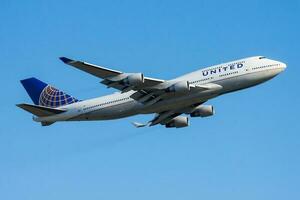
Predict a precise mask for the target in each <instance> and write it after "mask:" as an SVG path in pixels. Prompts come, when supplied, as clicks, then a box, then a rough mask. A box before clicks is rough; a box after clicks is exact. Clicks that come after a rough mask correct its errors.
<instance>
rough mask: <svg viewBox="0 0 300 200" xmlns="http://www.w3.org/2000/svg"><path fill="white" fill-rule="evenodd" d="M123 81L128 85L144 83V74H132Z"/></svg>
mask: <svg viewBox="0 0 300 200" xmlns="http://www.w3.org/2000/svg"><path fill="white" fill-rule="evenodd" d="M122 82H123V83H125V84H128V85H132V86H138V85H141V84H143V83H144V75H143V74H142V73H135V74H130V75H128V76H127V77H126V78H125V79H123V80H122Z"/></svg>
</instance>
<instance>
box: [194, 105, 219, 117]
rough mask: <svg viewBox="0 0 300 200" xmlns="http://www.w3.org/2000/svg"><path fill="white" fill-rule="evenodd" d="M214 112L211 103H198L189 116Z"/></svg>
mask: <svg viewBox="0 0 300 200" xmlns="http://www.w3.org/2000/svg"><path fill="white" fill-rule="evenodd" d="M213 114H215V111H214V107H213V106H211V105H200V106H198V107H196V108H195V109H194V111H193V112H192V113H191V114H190V115H191V117H208V116H211V115H213Z"/></svg>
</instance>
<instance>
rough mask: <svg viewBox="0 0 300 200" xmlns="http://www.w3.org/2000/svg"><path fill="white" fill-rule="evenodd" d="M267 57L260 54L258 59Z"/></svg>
mask: <svg viewBox="0 0 300 200" xmlns="http://www.w3.org/2000/svg"><path fill="white" fill-rule="evenodd" d="M265 58H266V57H265V56H260V57H259V58H258V59H265Z"/></svg>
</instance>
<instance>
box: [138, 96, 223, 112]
mask: <svg viewBox="0 0 300 200" xmlns="http://www.w3.org/2000/svg"><path fill="white" fill-rule="evenodd" d="M216 96H218V94H216V93H213V92H209V91H208V92H201V93H189V94H187V95H184V96H180V97H173V98H169V99H164V100H162V101H159V102H157V103H156V104H154V105H151V106H148V107H144V108H143V109H141V110H140V113H141V114H147V113H160V112H163V111H167V110H177V109H179V108H183V107H187V106H190V105H193V104H198V103H202V102H205V101H207V100H208V99H211V98H213V97H216Z"/></svg>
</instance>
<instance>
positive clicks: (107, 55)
mask: <svg viewBox="0 0 300 200" xmlns="http://www.w3.org/2000/svg"><path fill="white" fill-rule="evenodd" d="M1 8H2V9H1V12H0V19H1V24H0V44H1V53H0V59H1V72H2V73H1V79H0V83H1V85H2V91H4V92H3V94H2V98H1V106H0V113H1V116H0V118H1V119H0V121H1V122H0V123H1V126H0V199H5V200H8V199H16V200H17V199H18V200H19V199H22V200H40V199H43V200H48V199H49V200H50V199H73V200H77V199H95V200H96V199H97V200H98V199H131V200H140V199H149V200H150V199H151V200H153V199H173V200H177V199H208V200H215V199H218V200H219V199H230V200H240V199H243V200H253V199H256V200H281V199H287V198H288V199H300V190H299V186H300V156H299V155H300V125H299V124H300V122H299V111H300V104H299V102H300V93H299V72H300V70H299V67H300V66H299V55H300V54H299V52H300V43H299V35H300V2H299V0H298V1H297V0H296V1H293V0H291V1H288V2H284V1H276V0H272V1H271V0H269V1H268V0H266V1H259V0H251V1H214V0H207V1H176V0H170V1H163V0H158V1H156V0H152V1H138V0H136V1H120V0H119V1H114V0H109V1H68V2H62V1H33V0H28V1H8V0H4V1H1ZM254 55H265V56H267V57H270V58H273V59H277V60H280V61H283V62H285V63H287V65H288V68H287V70H286V71H285V72H284V73H282V74H280V75H279V76H278V77H276V78H275V79H273V80H271V81H269V82H267V83H265V84H263V85H260V86H257V87H254V88H251V89H248V90H244V91H240V92H237V93H233V94H228V95H225V96H221V97H219V98H217V99H214V100H211V101H210V102H209V103H211V104H213V105H214V106H215V108H216V115H215V116H214V117H211V118H206V119H201V118H199V119H196V118H194V119H192V120H191V126H190V127H188V128H185V129H165V128H164V127H160V126H157V127H153V128H145V129H135V128H133V127H132V125H131V124H130V122H131V121H135V120H138V121H146V120H149V119H151V118H152V116H150V115H148V116H135V117H131V118H127V119H121V120H116V121H99V122H72V123H57V124H54V125H53V126H50V127H41V126H40V125H39V124H37V123H34V122H33V121H32V120H31V115H30V114H28V113H26V112H24V111H23V110H20V109H18V108H17V107H15V104H16V103H21V102H29V103H31V100H30V98H29V97H28V96H27V94H26V92H25V90H24V89H23V88H22V86H21V85H20V83H19V80H20V79H23V78H27V77H31V76H35V77H38V78H40V79H42V80H44V81H46V82H48V83H51V84H53V85H54V86H56V87H58V88H60V89H62V90H64V91H66V92H68V93H70V94H72V95H73V96H75V97H77V98H79V99H85V98H91V97H96V96H100V95H104V94H109V93H111V92H114V90H112V89H106V88H105V87H104V86H103V85H101V84H99V80H98V79H97V78H95V77H92V76H90V75H88V74H85V73H82V72H80V71H77V70H75V69H73V68H70V67H68V66H67V65H64V64H63V63H62V62H60V61H59V60H58V57H59V56H67V57H71V58H75V59H81V60H85V61H88V62H91V63H95V64H99V65H103V66H107V67H111V68H115V69H118V70H122V71H127V72H143V73H144V74H145V75H147V76H151V77H156V78H162V79H170V78H173V77H176V76H178V75H181V74H183V73H187V72H190V71H193V70H196V69H198V68H200V67H203V66H208V65H212V64H217V63H221V62H225V61H230V60H234V59H237V58H243V57H248V56H254Z"/></svg>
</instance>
